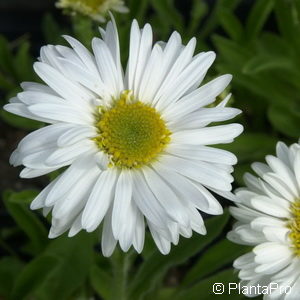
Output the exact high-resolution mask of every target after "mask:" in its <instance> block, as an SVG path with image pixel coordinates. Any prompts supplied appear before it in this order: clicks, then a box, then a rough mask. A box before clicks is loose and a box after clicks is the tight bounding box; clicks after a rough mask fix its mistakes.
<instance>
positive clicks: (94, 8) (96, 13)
mask: <svg viewBox="0 0 300 300" xmlns="http://www.w3.org/2000/svg"><path fill="white" fill-rule="evenodd" d="M56 7H57V8H61V9H64V10H65V11H67V12H69V13H70V14H71V15H76V14H77V13H79V14H82V15H85V16H88V17H90V18H91V19H93V20H95V21H98V22H104V21H105V15H106V14H107V13H108V12H109V11H110V10H111V11H117V12H119V13H127V12H128V11H129V10H128V8H127V7H126V6H125V5H124V1H123V0H58V1H57V2H56Z"/></svg>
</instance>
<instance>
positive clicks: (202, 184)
mask: <svg viewBox="0 0 300 300" xmlns="http://www.w3.org/2000/svg"><path fill="white" fill-rule="evenodd" d="M100 31H101V35H102V39H100V38H94V39H93V41H92V48H93V54H91V53H90V52H89V51H88V50H87V49H86V48H84V46H83V45H82V44H80V43H79V42H78V41H77V40H75V39H74V38H71V37H69V36H65V39H66V40H67V41H68V43H69V44H70V45H71V48H68V47H65V46H53V45H48V46H45V47H43V48H42V49H41V55H40V62H36V63H35V64H34V69H35V72H36V73H37V74H38V75H39V76H40V78H41V79H42V80H43V81H44V82H45V83H46V85H45V84H38V83H28V82H26V83H23V84H22V87H23V89H24V91H23V92H21V93H19V94H18V95H17V97H15V98H13V99H11V101H10V102H11V103H10V104H7V105H6V106H5V109H6V110H7V111H9V112H11V113H14V114H17V115H20V116H24V117H28V118H31V119H34V120H39V121H42V122H46V123H50V124H52V125H49V126H46V127H44V128H41V129H39V130H37V131H35V132H33V133H31V134H29V135H28V136H26V137H25V138H24V139H23V140H22V141H21V142H20V144H19V145H18V148H17V149H16V150H15V151H14V152H13V154H12V156H11V163H12V164H13V165H14V166H18V165H21V164H23V165H24V166H25V168H24V169H23V171H22V172H21V174H20V176H21V177H23V178H32V177H36V176H40V175H43V174H46V173H49V172H52V171H54V170H57V169H60V168H62V167H66V166H69V167H68V169H67V170H65V171H64V172H63V173H62V174H61V175H60V176H58V177H57V178H56V179H55V180H54V181H53V182H51V183H50V184H49V185H48V186H47V187H46V188H45V189H44V190H43V191H42V192H41V193H40V194H39V196H38V197H37V198H36V199H35V200H34V201H33V202H32V204H31V208H32V209H38V208H44V213H45V214H47V213H48V212H50V211H52V227H51V230H50V234H49V237H50V238H54V237H56V236H58V235H60V234H62V233H63V232H65V231H67V230H69V236H73V235H75V234H76V233H77V232H79V231H80V230H81V229H84V230H86V231H88V232H90V231H93V230H95V229H96V228H97V227H98V226H99V225H100V223H101V222H102V221H103V234H102V249H103V254H104V255H106V256H108V255H110V254H111V253H112V252H113V250H114V248H115V246H116V244H117V242H118V241H119V243H120V246H121V248H122V249H123V250H124V251H127V250H128V249H129V247H130V246H131V245H133V247H134V248H135V249H136V250H137V251H138V252H141V251H142V248H143V243H144V234H145V226H146V224H147V225H148V227H149V229H150V231H151V234H152V236H153V238H154V240H155V243H156V244H157V246H158V248H159V250H160V251H161V252H162V253H163V254H167V253H168V252H169V251H170V243H173V244H177V243H178V239H179V235H183V236H185V237H190V236H191V235H192V230H194V231H196V232H198V233H200V234H205V233H206V232H205V226H204V223H203V220H202V218H201V215H200V214H199V212H198V210H201V211H203V212H206V213H209V214H221V213H222V207H221V205H220V204H219V203H218V201H217V200H216V199H215V197H214V196H213V195H212V194H211V193H210V192H209V191H208V189H210V190H212V191H214V192H216V193H218V194H222V195H225V196H228V197H230V195H231V194H230V191H231V182H232V181H233V177H232V176H231V174H230V173H231V172H232V170H233V168H232V165H233V164H235V163H236V162H237V160H236V157H235V156H234V155H233V154H231V153H230V152H227V151H224V150H221V149H216V148H212V147H211V146H210V145H213V144H220V143H230V142H232V140H233V139H234V138H235V137H236V136H238V135H239V134H240V133H241V132H242V130H243V128H242V126H241V125H240V124H228V125H219V126H212V127H206V126H207V125H208V124H210V123H211V122H215V121H225V120H228V119H231V118H233V117H235V116H236V115H237V114H239V113H240V110H238V109H235V108H231V107H228V108H227V107H225V104H226V102H227V101H228V99H229V97H230V96H228V97H227V98H226V99H225V100H223V101H222V102H221V103H220V104H219V105H218V106H217V107H214V108H206V107H205V106H206V105H208V104H210V103H212V102H213V101H214V100H215V98H216V97H217V95H219V94H220V93H221V92H222V91H223V90H224V89H225V88H226V86H227V85H228V84H229V82H230V80H231V75H223V76H220V77H218V78H216V79H215V80H212V81H210V82H208V83H206V84H204V85H202V86H201V87H199V88H197V87H198V86H199V84H200V83H201V82H202V80H203V78H204V76H205V74H206V72H207V70H208V69H209V67H210V66H211V64H212V63H213V61H214V59H215V54H214V53H213V52H202V53H200V54H198V55H195V56H193V53H194V50H195V46H196V40H195V39H194V38H193V39H191V41H190V42H189V43H188V44H187V45H186V46H185V45H183V44H182V42H181V38H180V35H179V34H178V33H177V32H174V33H173V34H172V36H171V37H170V39H169V41H168V42H167V43H163V42H158V43H155V44H154V46H153V45H152V30H151V26H150V25H149V24H147V25H145V27H144V28H143V29H140V28H139V26H138V24H137V22H136V21H133V23H132V28H131V33H130V54H129V60H128V65H127V69H126V74H125V76H124V75H123V71H122V67H121V63H120V50H119V41H118V34H117V29H116V26H115V23H114V20H113V21H112V22H109V23H108V25H107V27H106V30H103V29H101V30H100Z"/></svg>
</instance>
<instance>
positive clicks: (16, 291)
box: [11, 255, 58, 300]
mask: <svg viewBox="0 0 300 300" xmlns="http://www.w3.org/2000/svg"><path fill="white" fill-rule="evenodd" d="M57 264H58V258H57V257H54V256H49V255H41V256H38V257H37V258H35V259H34V260H32V261H31V262H30V263H28V264H27V265H26V267H24V269H23V270H22V272H21V273H20V274H19V276H18V277H17V278H16V282H15V285H14V288H13V290H12V294H11V298H12V299H13V300H14V299H15V300H19V299H26V297H27V296H29V295H32V293H33V292H34V291H35V290H36V289H37V288H38V287H39V286H40V285H41V284H42V283H43V282H44V281H46V280H47V277H48V276H49V273H50V272H51V271H52V270H53V269H55V268H56V267H57Z"/></svg>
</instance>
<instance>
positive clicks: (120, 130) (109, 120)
mask: <svg viewBox="0 0 300 300" xmlns="http://www.w3.org/2000/svg"><path fill="white" fill-rule="evenodd" d="M96 127H97V129H98V132H99V135H98V136H97V137H96V138H94V140H95V142H96V143H97V145H98V147H99V148H100V149H101V150H102V151H104V152H105V153H107V154H108V155H109V158H110V161H111V164H110V165H111V166H117V167H120V168H139V167H141V166H142V165H145V164H148V163H149V162H152V161H153V160H154V159H155V158H156V157H157V155H158V154H159V153H160V152H162V151H163V149H164V148H165V147H166V145H167V144H168V143H169V142H170V135H171V131H169V130H168V128H167V127H166V124H165V122H164V120H163V119H162V118H161V116H160V114H159V113H158V112H157V111H156V110H155V109H154V108H153V107H151V106H149V105H147V104H144V103H142V102H140V101H137V100H134V99H133V98H132V97H131V91H124V92H123V93H122V94H121V96H120V98H119V99H118V100H117V101H116V102H115V104H114V105H113V106H112V108H110V109H104V108H102V109H100V113H99V121H98V122H97V124H96Z"/></svg>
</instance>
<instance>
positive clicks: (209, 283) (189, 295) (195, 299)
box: [172, 269, 245, 300]
mask: <svg viewBox="0 0 300 300" xmlns="http://www.w3.org/2000/svg"><path fill="white" fill-rule="evenodd" d="M238 281H239V280H238V278H237V274H234V271H233V269H227V270H224V271H222V272H220V273H218V274H216V275H213V276H211V277H209V278H207V279H205V280H202V281H200V282H199V283H198V284H195V285H194V286H192V287H190V288H188V289H185V290H182V291H179V292H177V293H175V294H174V295H173V298H172V299H174V300H187V299H188V300H199V295H201V300H202V299H203V300H206V299H216V297H217V296H218V295H216V294H214V293H213V286H214V284H215V283H219V284H220V283H221V284H223V286H224V293H222V295H220V296H221V298H222V299H228V300H229V299H244V297H245V296H244V295H242V294H241V295H239V294H238V290H235V291H231V293H230V294H229V284H234V283H238ZM221 298H220V299H221Z"/></svg>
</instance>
